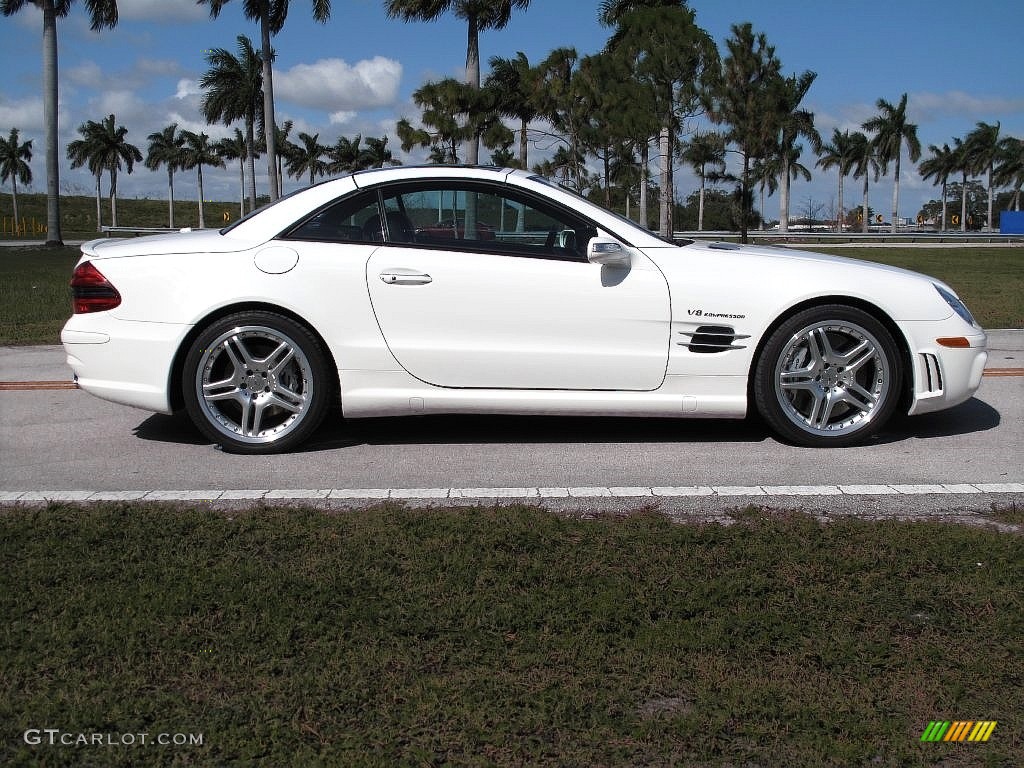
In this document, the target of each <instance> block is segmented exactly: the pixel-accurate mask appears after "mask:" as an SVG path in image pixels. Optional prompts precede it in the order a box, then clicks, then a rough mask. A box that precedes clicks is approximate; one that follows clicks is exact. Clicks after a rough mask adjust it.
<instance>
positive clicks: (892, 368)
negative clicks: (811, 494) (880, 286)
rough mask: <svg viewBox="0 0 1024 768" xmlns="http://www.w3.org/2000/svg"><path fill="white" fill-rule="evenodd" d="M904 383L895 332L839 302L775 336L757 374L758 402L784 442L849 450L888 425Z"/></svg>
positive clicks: (800, 317)
mask: <svg viewBox="0 0 1024 768" xmlns="http://www.w3.org/2000/svg"><path fill="white" fill-rule="evenodd" d="M902 380H903V370H902V360H901V357H900V354H899V350H898V348H897V346H896V342H895V341H894V340H893V337H892V334H891V333H889V331H888V329H887V328H886V327H885V326H884V325H882V323H880V322H879V321H878V320H876V319H875V318H874V317H872V316H871V315H869V314H868V313H867V312H864V311H863V310H860V309H857V308H856V307H850V306H845V305H839V304H834V305H828V306H822V307H812V308H810V309H806V310H803V311H802V312H798V313H797V314H795V315H793V316H792V317H790V318H788V319H787V320H786V321H785V322H783V323H782V325H780V326H779V327H778V328H777V329H776V330H775V331H774V332H773V333H772V334H771V336H769V337H768V341H767V342H766V343H765V345H764V349H763V351H762V353H761V356H760V357H759V358H758V361H757V366H756V369H755V372H754V400H755V402H756V404H757V409H758V411H759V412H760V414H761V416H762V417H763V418H764V419H765V421H767V422H768V425H769V426H770V427H771V428H772V430H773V431H774V432H775V433H776V434H777V435H778V436H779V437H781V438H783V439H784V440H786V441H788V442H791V443H795V444H797V445H805V446H810V447H830V446H831V447H844V446H848V445H855V444H857V443H861V442H864V441H865V440H867V439H868V438H869V437H871V436H872V435H874V434H876V433H877V432H878V431H879V430H880V429H881V428H882V427H883V426H884V425H885V423H886V421H888V419H889V417H890V416H892V413H893V411H894V410H895V408H896V406H897V404H898V402H899V399H900V391H901V383H902Z"/></svg>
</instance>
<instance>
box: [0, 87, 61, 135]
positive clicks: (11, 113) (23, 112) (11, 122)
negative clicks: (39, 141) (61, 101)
mask: <svg viewBox="0 0 1024 768" xmlns="http://www.w3.org/2000/svg"><path fill="white" fill-rule="evenodd" d="M66 118H67V115H66V114H64V113H63V112H61V115H60V119H66ZM11 128H17V129H18V130H19V131H21V135H22V137H23V138H24V137H25V136H27V135H28V134H29V133H32V134H41V133H42V131H43V100H42V99H41V98H32V99H23V100H21V101H6V100H5V99H4V98H3V96H0V129H2V130H6V131H9V130H10V129H11ZM29 138H32V136H29Z"/></svg>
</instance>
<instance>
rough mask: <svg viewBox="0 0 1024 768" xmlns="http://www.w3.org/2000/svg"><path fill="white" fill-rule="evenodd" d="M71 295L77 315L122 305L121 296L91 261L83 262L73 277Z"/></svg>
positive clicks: (76, 268)
mask: <svg viewBox="0 0 1024 768" xmlns="http://www.w3.org/2000/svg"><path fill="white" fill-rule="evenodd" d="M71 294H72V297H73V306H74V312H75V314H76V315H85V314H88V313H89V312H102V311H103V310H105V309H113V308H114V307H117V306H119V305H120V304H121V294H120V293H118V292H117V288H115V287H114V285H113V284H112V283H111V282H110V281H109V280H107V278H105V277H104V276H103V273H102V272H100V271H99V270H98V269H96V267H94V266H93V264H92V262H91V261H83V262H82V263H81V264H79V265H78V266H77V267H75V272H74V274H73V275H72V276H71Z"/></svg>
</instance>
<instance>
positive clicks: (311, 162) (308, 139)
mask: <svg viewBox="0 0 1024 768" xmlns="http://www.w3.org/2000/svg"><path fill="white" fill-rule="evenodd" d="M299 141H301V142H302V143H301V144H297V145H296V150H295V153H294V154H293V155H292V156H291V157H290V158H288V161H287V163H286V166H287V168H288V175H289V176H294V177H295V178H296V179H299V178H302V177H303V176H305V175H306V174H307V173H308V174H309V185H310V186H313V184H315V183H316V177H317V176H323V175H324V174H325V173H326V172H327V161H326V160H324V155H326V154H327V152H328V148H327V147H325V146H324V145H323V144H321V143H320V134H319V133H314V134H313V135H312V136H310V135H309V134H308V133H304V132H302V131H300V132H299Z"/></svg>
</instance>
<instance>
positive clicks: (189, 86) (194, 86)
mask: <svg viewBox="0 0 1024 768" xmlns="http://www.w3.org/2000/svg"><path fill="white" fill-rule="evenodd" d="M202 93H203V89H202V88H200V87H199V81H198V80H190V79H189V78H187V77H183V78H182V79H181V80H179V81H178V90H177V92H175V94H174V98H176V99H188V98H191V97H193V96H200V95H202Z"/></svg>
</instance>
